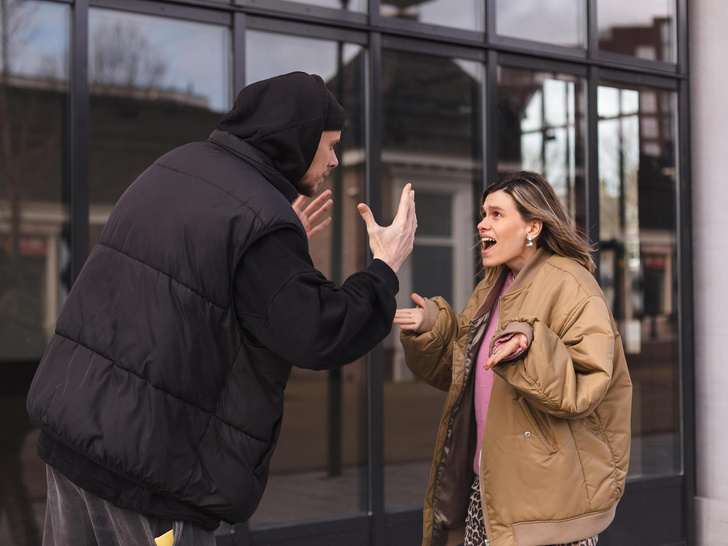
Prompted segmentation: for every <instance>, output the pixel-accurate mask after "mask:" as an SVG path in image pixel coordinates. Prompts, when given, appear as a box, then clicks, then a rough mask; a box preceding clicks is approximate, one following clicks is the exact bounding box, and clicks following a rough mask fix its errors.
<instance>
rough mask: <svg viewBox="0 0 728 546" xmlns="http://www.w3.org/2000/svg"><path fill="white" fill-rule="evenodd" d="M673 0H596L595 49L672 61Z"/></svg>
mask: <svg viewBox="0 0 728 546" xmlns="http://www.w3.org/2000/svg"><path fill="white" fill-rule="evenodd" d="M675 9H676V8H675V0H641V1H639V2H633V1H631V0H597V25H598V28H599V49H601V50H602V51H610V52H612V53H621V54H623V55H631V56H633V57H637V58H639V59H647V60H650V61H663V62H668V63H674V62H676V55H677V53H676V40H677V38H676V30H675Z"/></svg>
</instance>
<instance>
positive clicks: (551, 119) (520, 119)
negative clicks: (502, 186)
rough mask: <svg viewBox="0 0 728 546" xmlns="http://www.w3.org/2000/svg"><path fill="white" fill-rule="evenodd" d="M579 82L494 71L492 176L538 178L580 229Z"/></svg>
mask: <svg viewBox="0 0 728 546" xmlns="http://www.w3.org/2000/svg"><path fill="white" fill-rule="evenodd" d="M584 89H585V82H584V80H583V79H582V78H577V77H575V76H569V75H565V74H555V73H550V72H534V71H530V70H520V69H515V68H506V67H499V70H498V94H499V95H498V96H499V99H498V101H499V104H498V174H499V175H503V174H506V173H508V172H510V171H515V170H518V169H527V170H532V171H537V172H539V173H541V174H543V175H544V176H545V177H546V179H547V180H548V181H549V182H550V183H551V185H552V186H553V187H554V189H555V190H556V194H557V195H558V196H559V197H560V198H561V200H562V202H563V204H564V206H565V207H566V208H567V210H569V211H571V213H572V215H573V217H574V218H575V220H576V222H577V225H578V226H579V227H580V228H581V229H582V230H584V227H585V224H584V222H585V210H586V196H585V178H584V163H585V138H584V133H585V129H584V109H585V99H584Z"/></svg>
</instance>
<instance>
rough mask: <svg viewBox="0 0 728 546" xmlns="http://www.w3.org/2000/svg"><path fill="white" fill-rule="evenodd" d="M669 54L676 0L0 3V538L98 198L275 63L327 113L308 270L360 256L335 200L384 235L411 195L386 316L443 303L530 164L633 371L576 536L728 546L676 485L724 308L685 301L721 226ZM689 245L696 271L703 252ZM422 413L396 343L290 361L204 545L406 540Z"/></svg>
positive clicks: (422, 389) (111, 199)
mask: <svg viewBox="0 0 728 546" xmlns="http://www.w3.org/2000/svg"><path fill="white" fill-rule="evenodd" d="M696 4H697V5H698V6H700V7H698V8H692V7H691V9H696V10H697V11H698V13H697V15H696V18H698V19H699V20H700V21H701V24H702V23H703V22H705V24H706V25H708V24H709V23H712V22H713V21H719V20H720V19H719V18H718V17H716V15H718V14H719V13H720V12H721V11H722V10H721V8H720V7H719V3H718V2H714V3H711V2H709V1H706V2H702V3H701V2H700V1H698V2H697V3H696ZM693 28H694V25H693ZM701 28H702V27H701ZM710 28H711V29H714V33H713V34H711V35H710V36H711V37H712V38H711V39H713V40H718V41H719V40H720V39H721V36H720V31H719V30H718V29H719V28H720V27H719V26H716V25H715V23H713V26H711V27H710ZM701 39H702V38H701ZM711 43H712V42H709V43H707V44H704V46H705V50H706V51H708V50H710V48H711V45H710V44H711ZM722 43H723V44H724V45H725V40H723V42H722ZM701 44H703V42H701ZM723 51H725V49H724V50H723ZM706 57H707V53H706ZM719 62H720V58H717V59H716V60H715V63H716V64H717V63H719ZM697 65H698V66H702V65H701V64H700V63H698V64H697ZM710 66H713V65H710ZM688 67H689V58H688V6H687V0H650V1H642V2H629V1H627V0H553V1H549V2H543V1H538V0H429V1H423V0H368V1H367V0H297V1H289V0H177V1H161V0H160V1H151V0H149V1H148V0H0V407H1V408H2V409H3V410H4V411H3V412H2V415H3V422H4V426H3V427H2V428H1V429H0V543H2V544H10V545H25V544H40V538H39V537H40V536H41V534H42V525H43V513H44V508H45V470H44V466H43V464H42V463H41V461H40V460H39V459H38V458H37V456H36V455H35V448H34V446H35V440H36V438H37V434H38V431H37V430H34V429H32V428H31V426H30V425H29V424H28V421H27V418H26V416H25V393H26V392H27V388H28V385H29V382H30V379H31V378H32V376H33V373H34V371H35V367H36V366H37V364H38V361H39V359H40V357H41V356H42V353H43V350H44V347H45V343H46V340H47V339H48V337H49V335H50V333H51V332H52V331H53V328H54V324H55V320H56V317H57V315H58V310H59V308H60V306H61V305H62V304H63V301H64V299H65V296H66V294H67V293H68V290H69V289H70V286H71V285H72V283H73V280H74V278H75V277H76V275H77V274H78V272H79V270H80V268H81V267H82V265H83V263H84V260H85V259H86V257H87V255H88V253H89V250H90V248H91V247H93V245H94V244H95V242H96V241H97V240H98V238H99V235H100V232H101V230H102V229H103V227H104V225H105V222H106V219H107V218H108V216H109V213H110V211H111V209H112V207H113V206H114V203H115V202H116V201H117V199H118V198H119V196H120V195H121V194H122V193H123V191H124V190H125V188H126V187H127V186H128V185H129V184H130V183H131V182H132V181H133V180H134V179H135V178H136V176H138V175H139V174H140V173H141V172H142V171H143V170H144V169H145V168H146V167H147V166H148V165H150V164H151V163H152V162H153V161H154V160H155V159H156V158H157V157H159V156H160V155H162V154H163V153H165V152H166V151H168V150H170V149H172V148H174V147H176V146H178V145H181V144H184V143H186V142H189V141H194V140H203V139H205V138H206V137H207V136H208V135H209V133H210V132H211V131H212V130H213V129H214V128H215V127H216V125H217V122H218V120H219V118H220V116H221V115H222V114H223V113H224V112H225V111H226V110H227V109H228V108H229V107H230V106H231V105H232V101H233V100H234V98H235V93H236V91H237V90H239V89H240V88H242V87H243V86H244V85H246V84H249V83H252V82H255V81H258V80H260V79H264V78H268V77H271V76H275V75H277V74H283V73H287V72H291V71H294V70H304V71H307V72H311V73H316V74H320V75H321V76H322V77H323V78H324V80H325V81H326V82H327V85H328V86H329V88H330V89H331V90H332V91H333V92H334V94H335V95H336V96H337V97H338V98H339V99H340V102H341V103H342V104H343V105H344V107H345V108H346V111H347V125H346V128H345V130H344V133H343V140H342V145H341V150H340V160H341V165H340V167H339V168H338V169H336V170H335V171H334V173H333V174H332V176H331V177H330V180H329V182H328V184H329V186H330V187H331V188H332V189H333V191H334V197H335V205H334V208H333V213H332V215H333V223H332V225H331V227H330V228H329V229H328V230H326V231H325V232H324V233H323V234H321V235H320V236H318V237H317V238H316V239H314V241H312V256H313V258H314V261H315V263H316V265H317V266H318V267H319V268H320V269H321V270H322V271H324V273H326V274H327V276H328V277H329V278H331V279H332V280H334V281H337V282H339V281H341V280H343V279H344V278H346V276H348V275H349V274H351V273H353V272H355V271H357V270H360V269H361V268H363V267H364V266H365V264H366V261H367V259H368V256H367V245H366V231H365V229H364V225H363V223H362V222H361V220H360V219H359V216H358V213H357V212H356V208H355V205H356V203H358V202H360V201H366V202H368V203H369V204H370V205H371V207H372V209H373V211H374V213H375V216H376V217H377V218H378V219H380V220H381V221H382V222H388V221H389V220H390V219H391V218H392V217H393V216H394V213H395V207H396V203H397V196H398V195H399V193H400V191H401V189H402V187H403V185H404V184H406V183H407V182H412V183H413V184H414V187H415V189H416V190H417V211H418V220H419V229H418V233H417V238H416V241H415V249H414V251H413V253H412V256H411V257H410V258H409V259H408V261H407V263H406V264H405V265H404V266H403V267H402V269H401V270H400V274H399V277H400V283H401V291H400V294H399V296H398V298H399V300H398V302H399V305H400V306H410V305H411V302H410V301H409V294H410V293H412V292H417V293H419V294H422V295H427V296H432V295H443V296H445V297H446V298H447V299H448V300H449V301H450V302H451V304H452V305H453V307H454V308H456V309H458V308H462V306H463V305H464V303H465V301H466V299H467V297H468V296H469V294H470V292H471V291H472V289H473V287H474V286H475V283H476V282H477V279H478V275H479V270H478V255H477V252H476V251H475V249H474V246H475V245H476V244H477V241H478V238H477V232H476V229H475V224H476V223H477V218H478V205H479V203H478V199H479V195H480V194H481V192H482V190H483V189H484V188H485V187H486V186H487V185H488V183H490V182H492V181H494V180H495V179H497V177H498V176H499V175H501V174H503V173H506V172H508V171H511V170H514V169H520V168H526V169H531V170H536V171H539V172H541V173H543V174H544V175H545V176H546V177H547V179H548V180H549V181H550V182H551V184H552V185H553V186H554V188H555V189H556V191H557V194H558V195H559V197H560V198H561V199H562V201H563V203H564V205H565V206H566V207H567V209H568V210H569V211H571V214H572V215H573V217H574V219H575V221H576V223H577V225H578V226H579V228H580V229H581V231H582V232H583V233H584V235H585V236H586V237H587V238H588V239H589V240H591V241H592V242H594V243H595V245H596V248H597V252H596V254H595V257H596V258H597V260H598V264H599V269H598V273H597V275H598V279H599V281H600V283H601V285H602V287H603V289H604V292H605V294H606V296H607V299H608V301H609V303H610V305H611V308H612V311H613V313H614V315H615V318H616V319H617V322H618V325H619V328H620V331H621V333H622V336H623V339H624V342H625V349H626V352H627V358H628V363H629V366H630V371H631V374H632V379H633V382H634V406H633V423H632V430H633V439H632V440H633V443H632V446H633V448H632V457H631V460H630V475H629V480H628V485H627V488H626V494H625V497H624V499H623V500H622V502H621V503H620V505H619V508H618V511H617V518H616V520H615V522H614V523H613V525H612V526H611V527H610V528H609V529H608V530H607V532H605V533H603V535H602V536H601V537H600V544H607V545H609V544H613V545H616V544H619V545H628V544H650V545H652V544H654V545H668V544H670V545H672V544H693V543H695V541H696V540H702V538H701V537H709V536H723V537H724V536H727V535H726V533H723V534H722V535H720V533H719V532H718V531H719V527H716V526H719V525H720V523H719V522H720V521H721V518H723V521H725V518H724V515H725V514H726V513H728V512H727V511H726V510H725V504H723V503H724V502H725V501H728V498H726V496H727V495H728V492H727V490H728V485H727V484H726V481H727V479H728V475H726V474H725V472H726V471H725V470H723V469H720V470H719V472H720V473H719V474H718V475H719V479H718V481H717V482H716V481H712V480H711V477H710V476H706V475H703V474H701V473H700V469H701V468H703V467H702V466H699V467H698V471H696V440H695V438H696V424H695V412H696V408H697V411H698V412H701V411H703V412H704V413H705V414H706V415H708V414H710V415H711V416H712V417H711V419H710V420H709V421H706V428H705V429H703V428H701V426H698V427H697V430H698V435H699V437H700V438H701V445H702V439H703V437H702V435H703V434H705V436H706V442H707V444H708V445H711V446H715V450H714V451H711V452H710V453H713V455H711V454H710V453H706V454H703V453H702V452H701V454H700V456H698V457H697V460H698V461H700V462H701V465H702V463H705V464H706V466H707V467H710V468H713V467H715V468H719V466H720V465H719V461H720V457H719V454H720V449H721V448H723V451H725V447H726V443H725V442H724V441H723V442H722V443H720V441H719V440H715V439H710V438H713V435H712V434H710V432H709V431H712V430H714V429H711V428H709V425H710V426H714V427H715V430H716V431H717V429H718V427H719V425H720V424H721V423H720V421H719V420H718V419H717V418H716V417H715V413H714V409H713V408H714V407H716V406H714V405H713V403H715V404H716V405H717V408H718V409H720V407H721V406H720V402H718V400H719V397H718V394H717V393H715V392H714V391H713V390H711V389H715V385H719V384H721V381H722V384H725V379H722V378H724V377H725V376H726V375H725V374H721V371H720V365H719V363H720V356H719V353H718V354H716V356H715V361H713V362H712V364H710V366H708V367H707V368H706V369H707V371H708V372H709V373H708V374H707V375H706V378H711V379H710V381H712V383H711V382H710V381H708V380H706V379H703V380H702V381H699V382H698V388H700V387H701V386H703V387H704V389H705V391H700V390H699V391H698V392H699V393H700V396H699V397H698V398H699V399H700V403H698V404H696V395H695V392H696V391H695V381H694V378H695V377H696V374H695V370H696V368H697V367H699V366H700V364H701V360H696V357H697V358H703V356H702V355H703V354H704V353H701V352H700V351H698V350H697V349H694V347H695V346H696V340H701V341H700V347H702V348H704V351H708V352H709V353H710V351H709V349H710V350H711V351H713V350H715V351H716V352H717V350H716V349H714V348H715V342H712V341H711V339H709V338H706V339H704V338H703V337H701V336H712V335H714V333H713V332H714V331H715V330H713V329H711V328H709V327H707V326H706V327H705V329H703V330H700V331H699V329H698V327H697V325H699V324H701V322H700V319H701V318H702V317H712V316H713V315H712V314H711V313H713V314H715V316H716V318H717V316H718V315H719V313H720V310H721V309H720V307H719V303H718V304H716V300H715V299H711V297H710V296H708V295H707V294H706V293H703V296H702V297H703V298H704V299H701V298H700V297H699V296H698V294H697V293H696V295H695V298H694V297H693V294H694V292H696V291H695V290H694V281H693V259H692V256H693V252H694V249H693V245H692V233H693V226H695V231H696V232H702V230H705V229H706V228H705V226H706V225H708V224H706V223H704V222H703V221H702V216H703V215H702V214H701V213H702V212H703V211H707V212H708V213H709V214H708V216H711V215H715V214H717V215H718V216H717V218H719V217H720V216H719V212H717V211H716V210H715V207H716V206H717V201H715V200H713V201H711V196H710V194H709V193H696V195H698V196H700V201H699V202H698V201H696V205H695V207H696V208H695V209H694V208H693V205H692V201H691V199H692V196H693V189H694V188H695V187H696V185H697V184H702V183H704V182H701V181H698V179H697V177H696V178H695V179H694V178H693V174H692V173H691V154H690V120H691V117H690V113H691V106H690V105H691V102H690V96H689V92H690V83H691V74H690V71H689V68H688ZM705 70H706V71H707V70H708V69H705ZM700 76H702V77H703V79H702V80H700V83H701V85H703V86H704V87H701V91H702V90H703V89H704V90H705V93H706V94H705V96H706V99H711V98H713V99H714V100H715V98H716V97H717V95H716V94H715V93H716V92H715V91H714V92H713V93H711V91H710V90H711V89H716V88H715V87H713V86H714V85H715V84H714V82H712V81H711V78H710V77H708V76H707V75H704V72H702V71H701V72H700ZM721 77H722V76H721ZM716 102H718V101H717V100H716ZM716 107H717V108H719V105H716ZM722 111H723V112H725V108H723V110H722ZM699 112H701V114H702V113H704V117H703V118H701V119H700V121H701V122H702V123H704V124H706V125H707V126H710V127H714V129H713V130H714V131H715V138H716V139H717V138H718V137H719V136H720V133H718V129H717V128H715V127H716V124H715V122H714V121H712V120H710V116H711V111H708V110H702V109H701V110H699ZM711 122H712V124H711ZM701 134H702V133H701ZM693 142H694V143H695V140H694V141H693ZM701 142H702V141H701ZM694 147H695V146H694ZM697 153H698V152H696V154H697ZM701 158H702V156H701ZM719 158H720V152H719V151H718V152H717V153H716V154H715V155H713V156H711V158H706V159H708V160H709V161H706V163H705V165H706V166H705V171H700V180H703V179H704V178H706V177H710V176H715V175H716V174H717V172H718V171H717V169H718V164H717V161H719ZM701 164H702V159H701ZM693 210H695V216H696V217H697V216H700V217H701V219H700V220H697V219H696V221H695V222H693ZM716 222H719V221H718V220H716ZM711 227H713V226H711ZM715 229H716V230H717V229H718V228H717V226H715ZM707 239H708V240H712V238H711V237H710V236H708V237H707ZM722 240H723V239H722V238H720V237H718V238H716V244H717V245H718V247H719V248H721V247H720V245H723V246H725V244H724V243H722V242H721V241H722ZM703 252H704V253H705V260H704V261H703V262H699V264H704V265H696V271H697V274H698V275H702V274H703V273H705V274H706V275H707V274H708V271H714V270H713V269H712V267H716V268H719V267H720V265H725V258H721V257H715V255H714V253H711V252H709V251H708V249H705V250H703V247H701V246H700V245H698V244H696V247H695V253H696V255H697V254H700V253H703ZM724 254H725V253H724ZM700 255H701V256H702V254H700ZM699 278H700V279H701V281H702V280H705V281H706V282H708V283H711V282H713V283H716V281H715V280H714V279H713V278H712V277H710V278H706V279H703V277H699ZM722 294H723V295H725V290H723V292H722ZM694 303H695V306H696V308H697V310H698V312H700V313H702V314H701V315H699V316H696V311H694ZM716 305H718V307H715V306H716ZM706 320H707V319H706ZM715 322H716V323H718V322H719V321H718V320H716V321H715ZM711 324H713V323H712V322H711ZM710 354H714V353H710ZM709 357H710V355H709V354H707V353H706V354H705V356H704V358H705V359H708V358H709ZM706 381H708V382H706ZM703 394H704V395H705V398H703V396H702V395H703ZM443 404H444V394H443V393H440V392H437V391H434V389H431V388H429V387H428V386H427V385H425V384H424V383H423V382H421V381H418V380H416V379H415V378H414V377H413V376H412V374H411V373H410V372H409V370H408V369H407V368H406V366H405V365H404V361H403V355H402V353H401V349H400V346H399V342H398V340H397V335H396V332H395V333H393V334H392V335H391V336H390V337H389V338H387V339H386V340H385V341H384V342H383V343H382V345H381V346H380V347H378V348H377V349H376V350H374V351H372V352H371V353H370V354H369V355H367V357H365V358H362V359H360V361H357V362H355V363H352V364H351V365H349V366H347V367H345V368H343V369H341V370H332V371H329V372H326V373H316V372H310V371H307V370H299V369H295V370H294V372H293V374H292V376H291V380H290V383H289V386H288V388H287V391H286V412H285V418H284V423H283V426H282V431H281V438H280V443H279V447H278V450H277V451H276V454H275V455H274V458H273V461H272V466H271V476H270V480H269V484H268V489H267V491H266V494H265V496H264V498H263V501H262V503H261V505H260V508H259V510H258V511H257V512H256V514H255V515H254V516H253V518H252V519H251V520H250V521H249V522H247V523H245V524H239V525H236V526H234V527H233V526H228V525H223V526H221V527H220V529H219V530H218V543H219V544H221V545H223V544H230V545H232V544H237V545H243V544H281V545H284V544H290V545H294V544H295V545H308V544H311V545H314V544H316V545H318V544H350V545H354V544H357V545H359V544H361V545H385V544H393V545H394V544H398V545H399V544H418V543H419V540H420V538H421V527H422V516H421V508H422V500H423V497H424V492H425V488H426V485H427V478H428V476H429V471H430V461H431V457H432V451H433V447H434V442H435V434H436V430H437V425H438V422H439V419H440V411H441V408H442V405H443ZM722 407H723V409H725V405H724V404H723V406H722ZM723 414H725V412H723ZM701 424H702V421H701V422H699V425H701ZM703 430H705V431H706V432H705V433H703V432H702V431H703ZM711 442H712V443H711ZM698 478H700V480H698ZM696 480H698V481H696ZM696 484H697V486H699V489H700V490H696ZM696 494H698V495H699V496H698V500H697V501H696ZM696 508H697V514H698V516H697V518H696ZM696 521H697V522H698V523H699V525H700V527H701V529H700V530H698V531H696ZM716 522H717V523H716ZM723 525H724V524H723ZM711 533H715V534H714V535H713V534H711ZM696 537H697V538H696ZM706 540H707V539H706ZM704 543H705V544H718V543H719V542H710V541H707V542H704Z"/></svg>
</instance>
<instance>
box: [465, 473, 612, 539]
mask: <svg viewBox="0 0 728 546" xmlns="http://www.w3.org/2000/svg"><path fill="white" fill-rule="evenodd" d="M598 541H599V536H598V535H594V536H593V537H591V538H585V539H583V540H577V541H576V542H570V543H569V544H554V545H553V546H597V542H598ZM463 546H490V542H489V541H488V537H487V535H486V534H485V521H484V520H483V505H482V503H481V501H480V478H479V477H478V476H475V480H473V486H472V488H471V493H470V504H469V505H468V515H467V517H466V518H465V542H464V543H463Z"/></svg>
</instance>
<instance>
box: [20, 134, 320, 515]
mask: <svg viewBox="0 0 728 546" xmlns="http://www.w3.org/2000/svg"><path fill="white" fill-rule="evenodd" d="M223 136H224V135H223ZM228 136H229V135H228ZM233 140H235V139H233ZM294 195H295V192H294ZM289 198H290V195H286V196H284V194H283V193H281V191H279V189H276V187H274V186H273V184H272V183H271V182H269V181H268V180H267V179H266V178H264V177H263V176H262V175H261V174H260V173H259V171H258V170H256V169H254V168H253V167H252V166H251V165H250V162H246V161H244V160H242V159H241V158H240V157H237V156H236V155H235V154H234V153H231V150H227V149H225V146H224V145H219V144H215V143H213V142H210V141H208V142H205V143H194V144H189V145H187V146H183V147H181V148H178V149H176V150H174V151H172V152H170V153H169V154H167V155H165V156H163V157H162V158H160V159H159V160H158V161H157V162H156V163H155V164H154V165H152V166H151V167H150V168H149V169H147V171H145V173H143V174H142V175H141V176H140V177H139V178H138V179H137V180H136V181H135V182H134V183H133V184H132V185H131V186H130V187H129V188H128V190H127V191H126V192H125V194H124V195H123V196H122V198H121V199H120V200H119V202H118V204H117V205H116V207H115V208H114V211H113V213H112V215H111V217H110V218H109V221H108V223H107V225H106V228H105V229H104V232H103V234H102V236H101V241H100V243H99V244H98V246H96V247H95V248H94V250H93V251H92V253H91V255H90V257H89V259H88V261H87V262H86V265H85V266H84V268H83V270H82V271H81V274H80V276H79V278H78V279H77V281H76V283H75V285H74V287H73V290H72V291H71V293H70V295H69V297H68V301H67V302H66V304H65V306H64V307H63V310H62V312H61V315H60V318H59V320H58V324H57V327H56V333H55V335H54V336H53V338H52V340H51V341H50V343H49V345H48V348H47V350H46V352H45V354H44V356H43V360H42V361H41V363H40V366H39V369H38V372H37V374H36V377H35V379H34V381H33V385H32V386H31V390H30V393H29V396H28V411H29V414H30V416H31V419H32V420H33V421H34V422H35V424H36V425H37V426H39V427H40V428H41V429H42V430H43V431H44V433H45V434H49V435H51V436H53V437H54V438H55V439H57V440H58V441H60V442H62V443H63V444H65V445H67V446H69V447H70V448H71V449H73V450H74V451H75V452H77V453H79V454H82V455H83V456H84V457H86V458H88V459H89V460H90V461H93V462H95V463H96V464H99V465H101V466H103V467H105V468H107V469H109V470H112V471H113V472H114V473H116V474H118V475H120V476H123V477H125V478H127V479H129V480H131V481H133V482H135V483H138V484H140V485H141V486H142V487H144V488H146V489H148V490H150V491H152V492H154V493H156V494H159V495H163V496H165V497H167V498H172V499H175V500H177V501H180V502H182V503H185V504H188V505H190V506H193V507H196V508H197V509H199V510H202V511H204V512H206V513H208V514H212V515H214V516H215V517H217V518H220V519H223V520H226V521H231V522H234V521H245V520H247V519H248V518H249V517H250V515H251V514H252V513H253V512H254V510H255V508H256V507H257V505H258V502H259V501H260V498H261V496H262V494H263V490H264V488H265V482H266V480H267V473H268V463H269V459H270V457H271V454H272V452H273V449H274V447H275V444H276V441H277V437H278V431H279V428H280V421H281V415H282V410H283V389H284V386H285V383H286V381H287V379H288V376H289V374H290V369H291V368H290V365H289V364H287V363H285V362H283V361H282V360H281V359H280V358H278V357H276V356H275V355H273V354H272V353H270V352H269V351H267V350H266V349H264V348H260V347H257V346H255V345H254V344H251V343H250V342H248V341H247V340H246V339H245V337H244V334H243V333H242V331H241V329H240V328H239V327H238V324H237V322H236V314H235V310H234V308H233V304H232V297H231V295H232V288H231V287H232V279H233V273H234V271H235V269H236V266H237V264H238V262H239V260H240V259H241V257H242V256H243V254H244V253H245V250H246V248H247V247H248V246H249V245H250V244H251V243H252V242H253V241H254V240H256V239H257V238H259V237H261V236H262V235H264V234H266V233H268V232H270V231H272V230H275V229H278V228H282V227H293V228H295V229H296V230H298V231H299V233H300V235H301V237H303V238H304V239H305V238H306V234H305V232H304V231H303V228H302V226H301V224H300V222H299V220H298V218H297V217H296V214H295V212H294V211H293V209H292V208H291V206H290V202H289ZM149 234H154V236H153V237H149ZM261 267H264V265H261ZM81 294H82V295H83V297H81Z"/></svg>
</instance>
